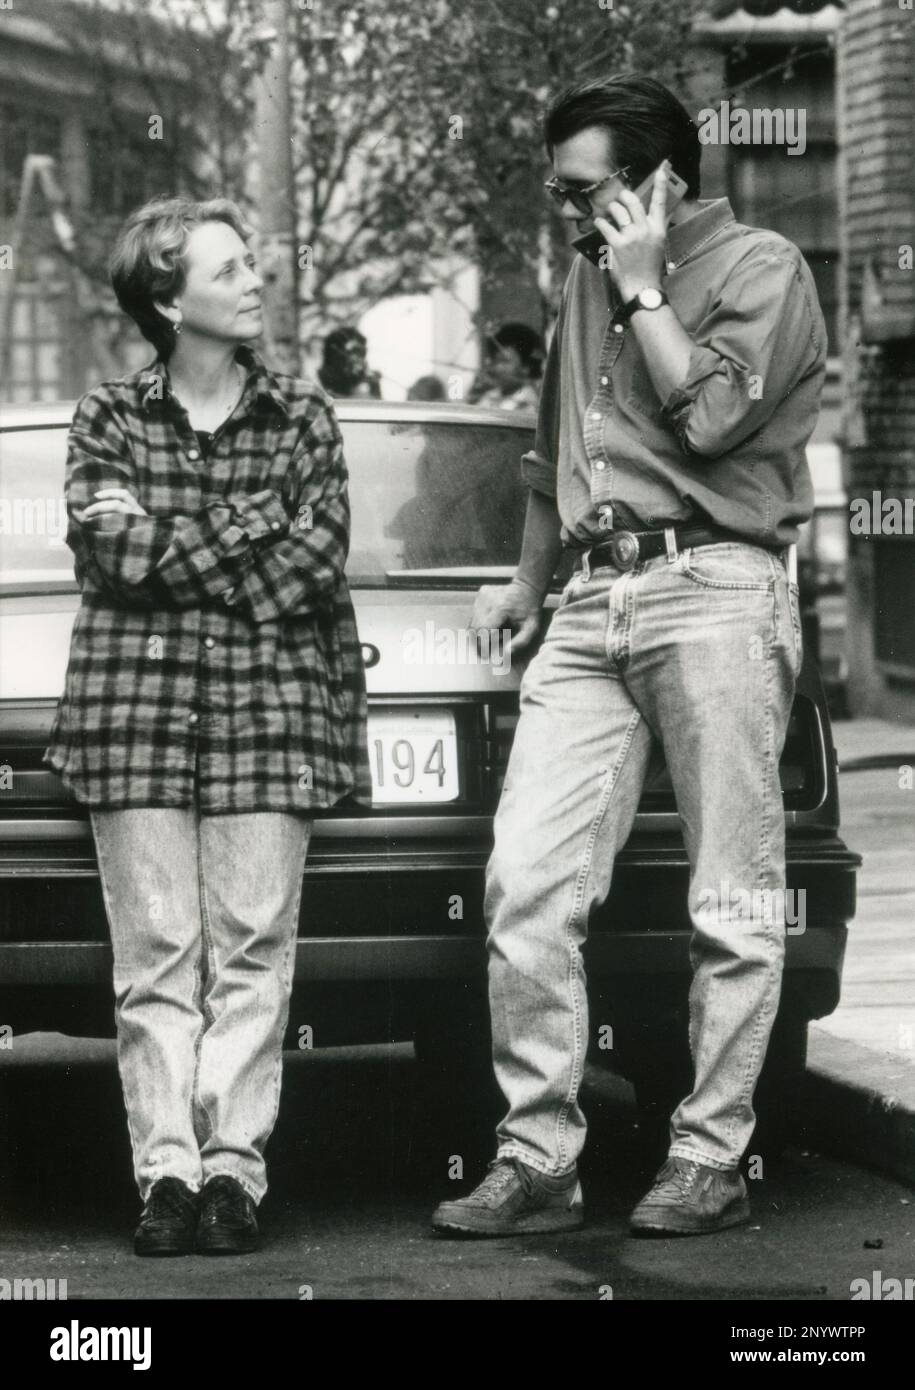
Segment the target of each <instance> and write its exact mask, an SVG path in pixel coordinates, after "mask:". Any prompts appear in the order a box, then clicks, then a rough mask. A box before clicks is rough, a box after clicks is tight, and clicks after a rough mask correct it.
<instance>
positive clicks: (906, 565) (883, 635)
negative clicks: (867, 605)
mask: <svg viewBox="0 0 915 1390" xmlns="http://www.w3.org/2000/svg"><path fill="white" fill-rule="evenodd" d="M871 544H872V545H873V547H874V611H875V624H874V629H875V631H874V638H875V646H876V656H877V660H878V662H879V663H880V666H881V668H882V670H883V672H884V674H885V675H886V676H888V677H889V678H890V679H891V680H893V679H895V680H902V681H905V682H906V683H912V684H915V607H913V605H912V595H913V593H915V536H896V537H893V538H892V539H891V538H889V537H885V536H884V537H879V538H876V537H875V538H874V539H873V540H872V541H871Z"/></svg>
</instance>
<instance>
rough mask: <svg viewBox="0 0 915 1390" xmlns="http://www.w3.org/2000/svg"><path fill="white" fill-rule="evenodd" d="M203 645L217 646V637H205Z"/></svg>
mask: <svg viewBox="0 0 915 1390" xmlns="http://www.w3.org/2000/svg"><path fill="white" fill-rule="evenodd" d="M203 645H204V646H205V647H215V646H216V638H215V637H204V639H203Z"/></svg>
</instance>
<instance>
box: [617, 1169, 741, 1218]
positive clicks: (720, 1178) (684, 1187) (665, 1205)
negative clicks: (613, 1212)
mask: <svg viewBox="0 0 915 1390" xmlns="http://www.w3.org/2000/svg"><path fill="white" fill-rule="evenodd" d="M749 1219H750V1199H749V1197H748V1196H747V1185H746V1183H745V1182H744V1180H743V1178H742V1177H741V1175H740V1173H739V1172H738V1170H737V1169H736V1168H734V1169H727V1170H723V1169H721V1168H710V1167H708V1165H707V1164H705V1163H699V1162H698V1161H697V1160H696V1159H692V1158H677V1157H675V1158H669V1159H668V1160H667V1162H666V1163H665V1164H664V1166H663V1168H662V1169H661V1170H660V1172H659V1173H658V1176H657V1177H656V1178H655V1180H654V1186H653V1187H652V1188H651V1191H650V1192H648V1193H646V1195H645V1196H644V1197H643V1198H642V1200H641V1202H639V1204H638V1206H637V1207H636V1209H635V1211H634V1212H633V1213H632V1215H631V1217H630V1218H629V1229H630V1230H631V1231H633V1232H634V1233H635V1234H636V1235H657V1236H660V1235H665V1236H701V1235H710V1234H711V1233H712V1232H714V1231H724V1230H726V1229H727V1228H728V1227H729V1226H739V1225H741V1224H742V1223H743V1222H744V1221H749Z"/></svg>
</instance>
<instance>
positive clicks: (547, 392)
mask: <svg viewBox="0 0 915 1390" xmlns="http://www.w3.org/2000/svg"><path fill="white" fill-rule="evenodd" d="M564 322H565V299H564V298H563V301H562V302H561V303H560V306H559V315H558V317H557V319H556V328H555V331H554V333H553V339H552V342H551V343H550V349H549V352H548V353H547V358H546V366H545V367H544V369H543V383H542V386H541V390H540V408H539V412H538V415H537V432H536V434H535V436H534V447H533V449H531V450H530V451H529V452H528V453H526V454H524V455H523V456H522V459H521V477H522V479H523V481H524V482H525V483H527V485H528V487H530V488H533V490H534V491H535V492H542V493H543V494H544V496H546V497H555V496H556V468H557V460H558V458H559V413H560V408H561V400H560V385H561V369H560V352H561V349H562V342H561V339H562V333H563V325H564Z"/></svg>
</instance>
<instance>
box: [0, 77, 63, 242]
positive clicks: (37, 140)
mask: <svg viewBox="0 0 915 1390" xmlns="http://www.w3.org/2000/svg"><path fill="white" fill-rule="evenodd" d="M0 130H2V132H3V139H2V140H0V217H2V218H3V219H4V220H6V219H12V218H14V217H15V216H16V209H17V207H18V206H19V192H20V189H21V186H22V167H23V165H24V164H25V160H26V155H30V154H48V155H51V157H52V158H53V159H58V158H59V157H60V138H61V123H60V121H59V120H58V119H57V118H56V117H55V116H49V115H48V114H47V113H46V112H43V111H40V110H35V109H30V108H29V107H28V106H25V105H23V104H22V103H21V102H17V103H16V105H15V106H13V105H11V104H10V103H8V102H2V103H0Z"/></svg>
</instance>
